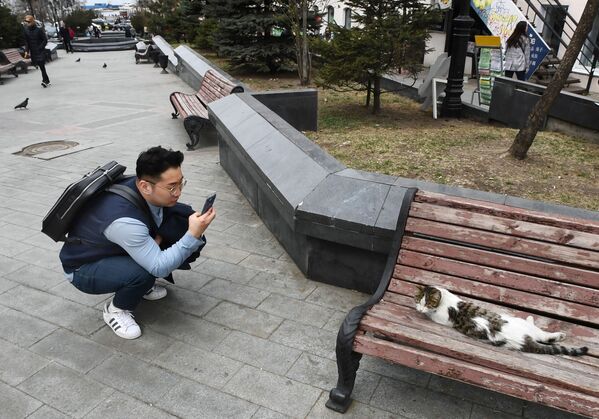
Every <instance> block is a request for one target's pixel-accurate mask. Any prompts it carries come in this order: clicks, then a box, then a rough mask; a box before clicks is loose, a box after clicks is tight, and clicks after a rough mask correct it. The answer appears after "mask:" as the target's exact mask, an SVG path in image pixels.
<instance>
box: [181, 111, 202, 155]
mask: <svg viewBox="0 0 599 419" xmlns="http://www.w3.org/2000/svg"><path fill="white" fill-rule="evenodd" d="M207 122H208V120H207V119H204V118H200V117H198V116H188V117H187V118H185V120H184V121H183V126H184V127H185V131H187V134H188V135H189V138H190V139H191V141H190V142H189V143H187V144H185V145H186V146H187V149H188V150H194V149H195V148H196V147H197V146H198V145H199V144H200V130H201V129H202V127H203V126H204V125H206V123H207Z"/></svg>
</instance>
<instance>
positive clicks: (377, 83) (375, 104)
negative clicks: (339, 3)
mask: <svg viewBox="0 0 599 419" xmlns="http://www.w3.org/2000/svg"><path fill="white" fill-rule="evenodd" d="M597 1H599V0H597ZM372 90H373V95H372V96H373V98H372V113H373V114H376V113H379V112H380V110H381V76H379V75H375V76H374V87H373V89H372Z"/></svg>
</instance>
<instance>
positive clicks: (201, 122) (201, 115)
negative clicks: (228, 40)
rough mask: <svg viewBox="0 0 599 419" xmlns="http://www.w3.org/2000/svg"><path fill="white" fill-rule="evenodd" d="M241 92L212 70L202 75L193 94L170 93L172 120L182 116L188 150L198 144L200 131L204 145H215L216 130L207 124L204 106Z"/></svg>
mask: <svg viewBox="0 0 599 419" xmlns="http://www.w3.org/2000/svg"><path fill="white" fill-rule="evenodd" d="M234 92H235V93H237V92H243V88H242V87H241V86H238V85H236V84H234V83H233V82H232V81H230V80H226V79H224V78H223V77H222V76H220V75H218V74H217V73H216V72H215V71H213V70H208V71H206V72H205V73H204V77H203V78H202V82H201V83H200V88H199V89H198V91H197V92H196V93H194V94H186V93H182V92H173V93H171V95H170V97H169V99H170V101H171V104H172V105H173V108H174V109H175V112H174V113H172V114H171V115H172V117H173V118H177V117H178V116H182V117H183V118H184V120H183V125H184V126H185V130H186V131H187V134H188V135H189V137H190V139H191V141H190V142H189V143H187V147H188V148H189V149H193V148H195V147H196V146H197V145H198V144H199V143H200V131H201V132H202V137H201V138H202V139H203V141H204V142H205V145H209V144H212V143H216V141H217V134H216V130H215V129H214V127H213V126H212V124H211V123H210V122H209V117H208V109H206V105H207V104H209V103H210V102H213V101H215V100H218V99H221V98H223V97H225V96H227V95H229V94H231V93H234Z"/></svg>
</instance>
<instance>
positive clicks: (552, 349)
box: [520, 336, 589, 356]
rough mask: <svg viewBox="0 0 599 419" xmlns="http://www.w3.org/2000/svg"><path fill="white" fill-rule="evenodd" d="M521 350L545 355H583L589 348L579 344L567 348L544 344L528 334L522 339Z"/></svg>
mask: <svg viewBox="0 0 599 419" xmlns="http://www.w3.org/2000/svg"><path fill="white" fill-rule="evenodd" d="M520 350H521V351H522V352H531V353H534V354H547V355H570V356H582V355H585V354H586V353H587V352H588V351H589V348H587V347H586V346H581V347H578V348H572V347H570V348H568V347H566V346H562V345H555V344H551V345H545V344H542V343H538V342H537V341H535V340H533V339H532V338H531V337H530V336H526V338H525V339H524V345H522V348H521V349H520Z"/></svg>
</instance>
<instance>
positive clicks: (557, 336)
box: [555, 332, 566, 342]
mask: <svg viewBox="0 0 599 419" xmlns="http://www.w3.org/2000/svg"><path fill="white" fill-rule="evenodd" d="M565 339H566V334H565V333H563V332H557V333H555V341H556V342H561V341H563V340H565Z"/></svg>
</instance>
